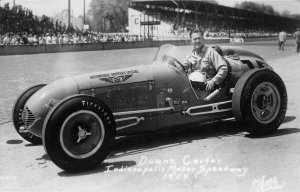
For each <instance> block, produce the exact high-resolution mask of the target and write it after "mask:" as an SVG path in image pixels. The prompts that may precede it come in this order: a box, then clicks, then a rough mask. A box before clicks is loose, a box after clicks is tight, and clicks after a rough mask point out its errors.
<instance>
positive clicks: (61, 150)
mask: <svg viewBox="0 0 300 192" xmlns="http://www.w3.org/2000/svg"><path fill="white" fill-rule="evenodd" d="M114 137H115V121H114V117H113V115H112V113H111V111H110V110H109V108H108V107H107V106H106V105H105V104H104V103H103V102H102V101H99V100H97V99H96V98H94V97H90V96H86V95H76V96H72V97H69V98H66V99H64V100H63V101H62V102H60V103H59V104H58V105H57V106H55V107H54V108H52V109H51V110H50V112H49V113H48V114H47V116H46V119H45V122H44V125H43V145H44V148H45V149H46V152H47V154H48V155H49V157H50V158H51V160H52V161H53V162H54V163H55V164H56V165H57V166H58V167H60V168H62V169H64V170H66V171H71V172H76V171H84V170H87V169H91V168H93V167H96V166H97V165H100V164H101V163H102V161H104V159H105V158H106V156H107V155H108V153H109V152H110V149H111V147H112V145H113V141H114Z"/></svg>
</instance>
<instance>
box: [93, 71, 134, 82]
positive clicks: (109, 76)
mask: <svg viewBox="0 0 300 192" xmlns="http://www.w3.org/2000/svg"><path fill="white" fill-rule="evenodd" d="M135 73H139V71H138V70H128V71H119V72H113V73H104V74H98V75H93V76H91V77H90V78H91V79H96V78H98V79H99V80H101V81H105V82H108V83H121V82H124V81H126V80H128V79H130V78H131V77H132V76H133V74H135Z"/></svg>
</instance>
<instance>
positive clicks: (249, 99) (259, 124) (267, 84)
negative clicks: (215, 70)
mask: <svg viewBox="0 0 300 192" xmlns="http://www.w3.org/2000/svg"><path fill="white" fill-rule="evenodd" d="M232 104H233V113H234V116H235V118H236V119H237V121H238V122H240V123H241V124H242V125H244V127H245V129H246V131H247V132H249V133H251V134H253V135H262V134H266V133H270V132H272V131H275V130H277V129H278V127H279V126H280V125H281V123H282V122H283V120H284V117H285V113H286V110H287V93H286V88H285V85H284V83H283V81H282V79H281V78H280V77H279V76H278V75H277V74H276V73H275V72H274V71H271V70H269V69H261V70H251V71H248V72H246V73H245V74H244V75H243V76H242V77H241V78H240V79H239V81H238V82H237V84H236V86H235V89H234V93H233V99H232Z"/></svg>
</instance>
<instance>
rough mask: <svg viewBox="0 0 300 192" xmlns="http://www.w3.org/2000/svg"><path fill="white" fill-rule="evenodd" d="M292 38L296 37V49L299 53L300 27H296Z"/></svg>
mask: <svg viewBox="0 0 300 192" xmlns="http://www.w3.org/2000/svg"><path fill="white" fill-rule="evenodd" d="M294 38H295V39H296V46H297V48H296V51H297V52H298V53H299V49H300V28H297V31H296V32H295V34H294Z"/></svg>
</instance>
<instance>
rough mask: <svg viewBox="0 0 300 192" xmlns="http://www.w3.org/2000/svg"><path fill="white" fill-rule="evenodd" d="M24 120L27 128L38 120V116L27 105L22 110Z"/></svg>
mask: <svg viewBox="0 0 300 192" xmlns="http://www.w3.org/2000/svg"><path fill="white" fill-rule="evenodd" d="M22 120H23V122H24V125H25V128H27V127H29V126H31V125H32V124H33V123H34V122H35V121H36V120H37V118H36V117H35V116H34V114H33V113H32V112H31V111H30V109H29V108H28V107H27V106H25V107H24V110H23V112H22Z"/></svg>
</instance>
